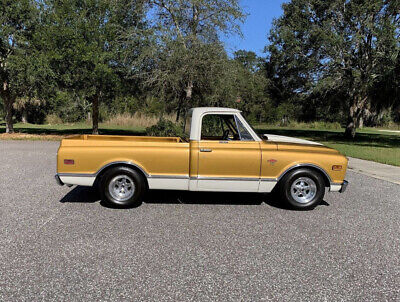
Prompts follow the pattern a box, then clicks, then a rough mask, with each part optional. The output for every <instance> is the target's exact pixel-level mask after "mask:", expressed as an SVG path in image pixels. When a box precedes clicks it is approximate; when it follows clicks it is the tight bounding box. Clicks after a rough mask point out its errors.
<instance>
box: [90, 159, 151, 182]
mask: <svg viewBox="0 0 400 302" xmlns="http://www.w3.org/2000/svg"><path fill="white" fill-rule="evenodd" d="M115 167H127V168H131V169H133V170H135V171H136V172H138V173H139V174H140V175H142V177H143V179H144V181H145V185H146V187H147V188H148V187H149V183H148V180H147V177H148V176H149V174H148V173H147V172H146V171H145V170H144V169H143V168H142V167H140V166H139V165H137V164H134V163H132V162H128V161H116V162H111V163H108V164H107V165H105V166H103V167H101V168H100V170H99V171H97V173H96V179H95V185H96V184H98V183H99V181H100V179H101V177H102V176H103V175H104V173H105V172H106V171H108V170H110V169H112V168H115Z"/></svg>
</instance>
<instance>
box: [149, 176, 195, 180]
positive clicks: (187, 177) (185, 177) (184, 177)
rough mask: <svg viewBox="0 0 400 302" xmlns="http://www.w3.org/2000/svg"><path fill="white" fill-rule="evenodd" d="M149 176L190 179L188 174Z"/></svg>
mask: <svg viewBox="0 0 400 302" xmlns="http://www.w3.org/2000/svg"><path fill="white" fill-rule="evenodd" d="M147 178H158V179H160V178H162V179H189V176H188V175H149V176H147Z"/></svg>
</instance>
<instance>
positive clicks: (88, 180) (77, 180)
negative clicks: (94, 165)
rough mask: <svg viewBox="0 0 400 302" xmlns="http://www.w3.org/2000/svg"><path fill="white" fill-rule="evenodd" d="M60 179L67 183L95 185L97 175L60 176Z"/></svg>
mask: <svg viewBox="0 0 400 302" xmlns="http://www.w3.org/2000/svg"><path fill="white" fill-rule="evenodd" d="M60 179H61V181H62V182H63V183H65V184H66V185H78V186H93V184H94V181H95V180H96V177H95V176H93V177H87V176H60Z"/></svg>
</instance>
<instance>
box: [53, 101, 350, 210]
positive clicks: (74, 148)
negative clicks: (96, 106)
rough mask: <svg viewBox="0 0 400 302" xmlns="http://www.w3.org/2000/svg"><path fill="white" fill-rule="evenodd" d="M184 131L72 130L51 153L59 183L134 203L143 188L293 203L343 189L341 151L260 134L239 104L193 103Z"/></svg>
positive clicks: (303, 204) (307, 203)
mask: <svg viewBox="0 0 400 302" xmlns="http://www.w3.org/2000/svg"><path fill="white" fill-rule="evenodd" d="M186 131H187V135H188V138H180V137H146V136H139V137H133V136H108V135H80V136H74V137H70V138H66V139H63V140H62V141H61V144H60V148H59V149H58V154H57V174H56V179H57V182H58V183H59V184H60V185H63V184H67V185H80V186H94V185H96V186H98V188H99V189H100V191H101V193H102V198H103V200H104V201H106V202H108V203H110V204H112V205H114V206H119V207H129V206H132V205H134V204H135V203H138V202H139V201H140V198H141V196H142V194H143V193H144V192H145V191H146V190H148V189H151V190H154V189H155V190H157V189H161V190H187V191H215V192H259V193H268V192H272V191H273V190H274V191H277V192H278V193H279V194H280V196H281V197H282V199H283V200H284V201H286V202H287V203H289V205H291V206H292V207H294V208H298V209H304V208H311V207H314V206H315V205H317V204H318V203H319V202H321V201H322V199H323V197H324V194H325V188H328V189H329V190H330V191H334V192H343V191H344V190H345V189H346V186H347V184H348V183H347V181H345V180H344V178H345V174H346V169H347V162H348V161H347V158H346V157H345V156H343V155H342V154H340V153H339V152H338V151H336V150H334V149H331V148H327V147H324V146H322V145H321V144H318V143H314V142H310V141H306V140H301V139H296V138H291V137H283V136H276V135H268V134H267V135H263V137H262V138H260V137H259V136H258V135H257V134H256V133H255V131H254V130H253V129H252V128H251V127H250V125H249V124H248V123H247V122H246V120H245V119H244V118H243V116H242V115H241V113H240V111H239V110H235V109H229V108H194V109H191V110H190V112H189V114H188V117H187V121H186Z"/></svg>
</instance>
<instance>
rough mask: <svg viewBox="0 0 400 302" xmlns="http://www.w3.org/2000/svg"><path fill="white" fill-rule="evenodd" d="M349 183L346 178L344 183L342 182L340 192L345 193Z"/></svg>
mask: <svg viewBox="0 0 400 302" xmlns="http://www.w3.org/2000/svg"><path fill="white" fill-rule="evenodd" d="M348 185H349V182H348V181H347V180H344V181H343V184H342V188H341V189H340V190H339V193H344V192H345V191H346V189H347V186H348Z"/></svg>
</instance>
